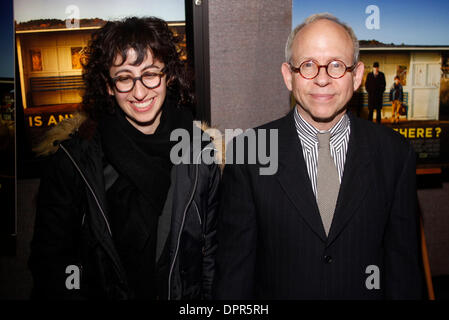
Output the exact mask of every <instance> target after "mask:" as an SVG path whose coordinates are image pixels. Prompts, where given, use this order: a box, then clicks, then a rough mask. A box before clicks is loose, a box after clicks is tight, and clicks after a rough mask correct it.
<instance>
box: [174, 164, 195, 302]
mask: <svg viewBox="0 0 449 320" xmlns="http://www.w3.org/2000/svg"><path fill="white" fill-rule="evenodd" d="M198 171H199V164H196V165H195V183H194V184H193V189H192V193H191V194H190V198H189V201H188V202H187V204H186V206H185V208H184V213H183V215H182V221H181V226H180V228H179V232H178V238H177V242H176V249H175V255H174V257H173V262H172V264H171V266H170V272H169V274H168V300H171V278H172V274H173V268H174V267H175V262H176V258H177V256H178V251H179V244H180V241H181V233H182V229H183V228H184V222H185V220H186V214H187V210H188V208H189V206H190V204H191V203H192V201H193V197H194V195H195V191H196V186H197V183H198Z"/></svg>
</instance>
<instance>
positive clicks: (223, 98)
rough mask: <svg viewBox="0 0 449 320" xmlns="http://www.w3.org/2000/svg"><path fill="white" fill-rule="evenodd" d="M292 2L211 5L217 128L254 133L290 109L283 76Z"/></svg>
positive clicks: (256, 0)
mask: <svg viewBox="0 0 449 320" xmlns="http://www.w3.org/2000/svg"><path fill="white" fill-rule="evenodd" d="M291 11H292V1H291V0H278V1H268V0H246V1H241V0H227V1H209V44H210V45H209V47H210V83H211V85H210V90H211V123H212V125H213V126H215V127H217V128H219V129H220V130H223V129H224V128H242V129H246V128H250V127H255V126H258V125H261V124H263V123H266V122H269V121H271V120H274V119H277V118H280V117H281V116H283V115H285V114H286V113H287V112H288V110H289V92H288V90H287V89H286V87H285V85H284V82H283V79H282V75H281V64H282V62H284V47H285V42H286V41H287V37H288V35H289V33H290V31H291Z"/></svg>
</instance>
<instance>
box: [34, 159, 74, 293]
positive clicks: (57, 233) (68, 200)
mask: <svg viewBox="0 0 449 320" xmlns="http://www.w3.org/2000/svg"><path fill="white" fill-rule="evenodd" d="M80 190H83V189H82V188H80V186H79V178H78V177H77V175H76V173H75V171H74V169H73V167H72V165H71V163H69V159H68V158H67V156H65V154H63V153H62V152H61V151H58V152H57V153H56V154H55V155H53V156H52V157H51V158H50V159H49V163H48V167H47V169H46V172H45V173H44V175H43V176H42V178H41V182H40V186H39V192H38V198H37V208H36V218H35V224H34V235H33V239H32V241H31V254H30V259H29V262H28V264H29V267H30V270H31V273H32V276H33V281H34V287H33V291H32V298H37V299H76V298H82V296H81V295H80V290H77V289H71V290H69V289H67V287H66V280H67V278H68V277H69V276H70V275H75V273H74V272H73V271H72V272H68V273H66V268H67V267H68V266H70V265H77V264H79V261H78V256H77V252H78V251H77V244H78V241H77V239H78V236H79V230H80V228H81V220H82V217H81V216H80V212H81V210H79V207H80V201H81V191H80ZM80 271H81V270H80ZM69 280H70V279H69ZM75 281H76V280H75Z"/></svg>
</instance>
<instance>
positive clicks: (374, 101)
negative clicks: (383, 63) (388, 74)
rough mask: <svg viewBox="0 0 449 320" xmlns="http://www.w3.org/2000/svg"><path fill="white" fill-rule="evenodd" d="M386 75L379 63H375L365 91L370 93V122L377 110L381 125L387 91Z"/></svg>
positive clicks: (368, 76)
mask: <svg viewBox="0 0 449 320" xmlns="http://www.w3.org/2000/svg"><path fill="white" fill-rule="evenodd" d="M385 86H386V84H385V75H384V74H383V72H380V71H379V62H374V64H373V71H371V72H370V73H368V75H367V77H366V83H365V89H366V92H368V109H369V114H368V120H369V121H373V111H374V109H376V120H377V123H380V120H381V119H382V115H381V113H380V111H381V110H382V99H383V96H384V91H385Z"/></svg>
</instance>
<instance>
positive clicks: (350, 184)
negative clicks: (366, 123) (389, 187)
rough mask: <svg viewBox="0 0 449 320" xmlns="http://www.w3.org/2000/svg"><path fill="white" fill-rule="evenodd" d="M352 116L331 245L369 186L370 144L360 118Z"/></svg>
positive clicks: (330, 240) (330, 237) (329, 238)
mask: <svg viewBox="0 0 449 320" xmlns="http://www.w3.org/2000/svg"><path fill="white" fill-rule="evenodd" d="M349 116H350V121H351V122H350V123H351V134H350V137H349V145H348V153H347V156H346V163H345V170H344V173H343V179H342V182H341V186H340V193H339V195H338V200H337V205H336V208H335V213H334V218H333V220H332V225H331V228H330V231H329V237H328V240H327V245H328V246H329V245H330V244H331V243H332V242H333V241H334V240H335V239H336V238H337V237H338V235H339V234H340V233H341V232H342V231H343V229H344V228H345V226H346V225H347V224H348V223H349V221H350V219H351V218H352V217H353V215H354V213H355V212H356V211H357V209H358V207H359V206H360V204H361V203H362V200H363V199H364V197H365V195H366V193H367V192H368V188H369V177H368V170H367V166H368V165H369V164H370V161H371V158H372V156H371V152H370V146H369V144H368V142H367V139H366V136H365V134H364V132H363V128H362V127H361V123H360V120H359V119H357V118H355V117H354V116H352V115H351V114H350V115H349Z"/></svg>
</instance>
